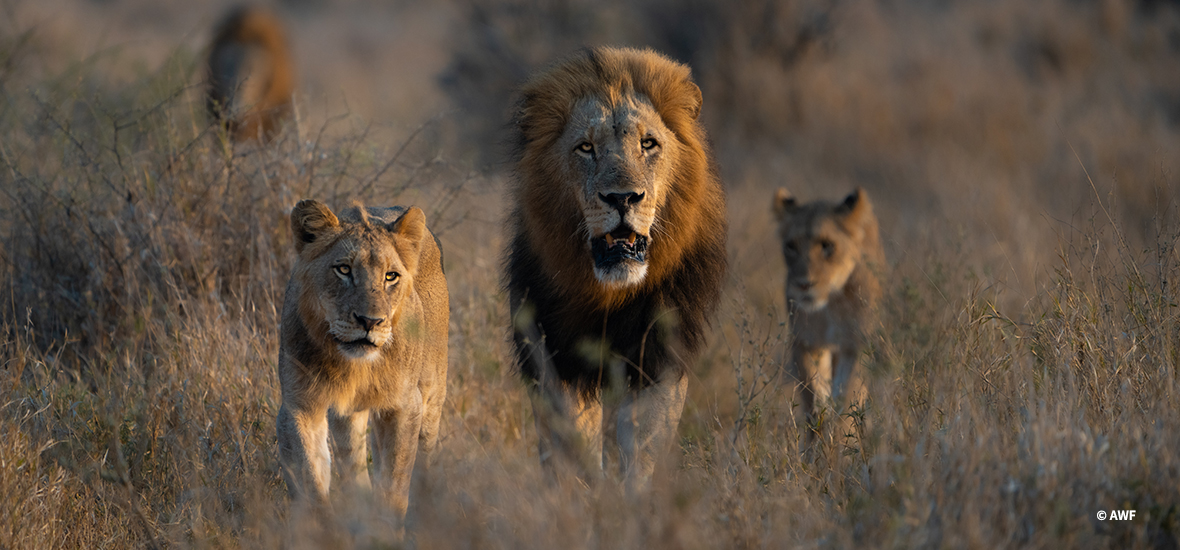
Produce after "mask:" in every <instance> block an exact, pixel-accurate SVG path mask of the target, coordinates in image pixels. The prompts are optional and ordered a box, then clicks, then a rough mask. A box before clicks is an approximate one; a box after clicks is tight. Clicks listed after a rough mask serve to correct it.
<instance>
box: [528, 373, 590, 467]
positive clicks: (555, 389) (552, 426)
mask: <svg viewBox="0 0 1180 550" xmlns="http://www.w3.org/2000/svg"><path fill="white" fill-rule="evenodd" d="M538 386H539V387H535V388H533V390H532V391H530V392H529V399H530V400H531V401H532V403H533V419H534V421H535V422H536V426H537V436H538V443H537V449H538V454H539V455H540V457H541V466H543V467H544V468H545V471H546V472H547V473H548V474H549V475H550V476H552V475H554V474H555V473H556V472H555V471H554V470H555V468H557V465H558V462H559V461H566V462H567V463H572V464H573V465H574V466H575V467H576V468H578V469H579V470H580V473H582V474H584V475H585V476H587V477H588V478H590V479H597V478H600V477H602V401H601V400H600V399H598V398H597V397H595V396H587V395H583V394H582V393H581V392H579V391H578V390H577V389H576V388H574V387H573V386H570V385H569V384H565V383H563V382H561V381H556V380H554V381H552V382H551V383H539V384H538Z"/></svg>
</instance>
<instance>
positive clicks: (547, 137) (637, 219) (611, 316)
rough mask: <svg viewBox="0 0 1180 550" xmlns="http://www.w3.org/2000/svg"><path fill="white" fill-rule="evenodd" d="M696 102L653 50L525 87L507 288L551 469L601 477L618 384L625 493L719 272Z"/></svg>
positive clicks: (653, 452)
mask: <svg viewBox="0 0 1180 550" xmlns="http://www.w3.org/2000/svg"><path fill="white" fill-rule="evenodd" d="M700 109H701V91H700V89H699V88H697V86H696V84H694V83H693V81H692V80H691V77H690V72H689V68H688V67H686V66H684V65H681V64H679V63H676V62H674V61H672V60H670V59H668V58H666V57H664V56H662V55H660V54H658V53H655V52H653V51H650V50H643V51H641V50H634V49H616V48H593V49H588V50H584V51H582V52H580V53H578V54H576V55H574V56H572V57H570V58H568V59H566V60H564V61H562V62H559V63H557V64H556V65H555V66H553V67H551V68H549V69H548V70H545V71H543V72H541V73H540V74H538V75H536V76H534V77H533V78H532V79H531V80H530V81H529V82H528V83H527V84H525V86H524V88H523V90H522V100H521V103H520V105H519V113H518V115H517V119H516V125H515V130H516V132H515V133H516V137H515V147H516V149H515V159H514V160H515V162H516V178H515V181H514V185H513V187H512V191H511V192H512V195H511V197H512V202H513V204H514V211H513V215H512V218H511V221H510V232H511V234H512V241H511V245H510V249H509V250H508V253H507V258H506V262H505V270H506V274H505V279H506V281H505V282H506V286H507V288H508V290H509V296H510V300H511V311H512V318H513V328H514V341H515V344H516V353H517V361H518V363H519V365H520V368H521V371H522V374H523V376H524V377H525V379H526V380H527V381H528V382H529V383H530V384H531V389H532V391H531V394H530V396H531V398H532V402H533V411H534V415H535V417H536V423H537V429H538V432H539V434H540V445H539V448H540V454H541V460H542V463H543V464H545V465H546V467H547V469H549V470H550V472H552V467H553V463H552V462H551V460H550V459H551V458H552V453H553V452H555V451H556V452H560V453H561V454H562V455H564V456H566V457H567V458H570V459H572V460H573V461H574V462H575V463H576V464H580V466H582V468H584V470H585V473H587V474H590V475H591V476H595V477H596V476H598V475H600V474H601V472H602V467H603V466H602V451H603V449H602V445H603V436H602V421H603V418H602V416H603V413H602V391H603V390H604V389H608V388H618V389H620V390H623V399H622V402H621V404H620V405H619V409H618V418H617V432H618V434H617V435H618V437H617V439H618V444H619V451H620V452H619V454H620V459H621V464H620V466H621V467H622V471H623V475H624V479H625V481H626V484H627V487H628V489H629V490H634V489H639V488H642V487H645V486H646V485H647V481H648V480H649V479H650V477H651V474H652V472H653V470H654V467H655V462H656V459H657V457H658V456H659V453H661V452H663V451H665V450H666V448H667V447H668V445H669V444H670V442H671V440H672V437H673V436H674V434H675V431H676V426H677V424H678V423H679V421H680V413H681V410H682V409H683V407H684V399H685V393H686V390H687V385H688V380H687V378H686V376H685V372H686V368H687V366H688V365H689V363H691V361H692V360H693V358H694V356H695V355H696V352H697V350H698V349H699V348H700V346H701V344H702V342H703V340H704V331H705V328H706V323H707V317H708V316H709V315H710V314H711V313H712V312H713V310H714V309H715V308H716V305H717V302H718V300H719V296H720V292H721V282H722V280H723V279H724V277H725V270H726V256H725V239H726V218H725V193H724V190H723V189H722V187H721V185H720V183H719V182H718V180H717V175H716V171H715V169H714V166H713V162H712V158H711V155H710V153H709V150H708V146H707V143H706V137H705V130H704V128H703V127H702V126H701V124H700V123H699V122H698V121H697V115H698V114H699V113H700Z"/></svg>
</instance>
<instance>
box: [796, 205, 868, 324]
mask: <svg viewBox="0 0 1180 550" xmlns="http://www.w3.org/2000/svg"><path fill="white" fill-rule="evenodd" d="M865 205H867V199H863V200H862V192H861V191H859V190H858V191H857V192H856V193H853V194H852V195H850V196H849V197H848V198H847V199H845V201H844V202H842V203H840V204H836V205H834V204H831V203H825V202H818V201H817V202H814V203H810V204H805V205H802V206H800V205H797V204H796V203H795V200H794V199H793V198H791V197H790V196H789V194H787V193H786V191H785V190H781V191H780V192H779V195H778V196H776V197H775V212H776V214H777V216H778V219H779V227H778V233H779V237H780V239H781V242H782V246H783V258H784V259H785V260H786V263H787V288H786V294H787V300H788V301H790V302H793V303H794V304H795V305H796V306H798V307H799V308H800V309H802V310H804V311H808V312H816V311H819V310H822V309H823V308H824V307H826V306H827V305H828V301H829V300H830V299H831V298H832V297H833V296H835V295H837V294H839V293H840V292H842V291H843V290H844V286H845V284H846V283H847V282H848V278H849V276H850V275H852V272H853V270H854V269H856V266H857V264H858V263H859V262H860V261H861V258H862V253H861V249H860V244H859V241H858V238H859V232H860V228H859V226H858V225H857V218H858V214H859V211H858V210H857V207H858V206H860V207H862V208H863V207H865Z"/></svg>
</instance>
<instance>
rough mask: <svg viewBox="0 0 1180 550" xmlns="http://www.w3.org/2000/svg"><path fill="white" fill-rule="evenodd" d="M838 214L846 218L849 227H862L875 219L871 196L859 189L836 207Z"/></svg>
mask: <svg viewBox="0 0 1180 550" xmlns="http://www.w3.org/2000/svg"><path fill="white" fill-rule="evenodd" d="M836 213H837V214H839V215H841V216H843V217H844V220H845V224H846V225H847V226H848V227H860V226H861V224H863V223H864V222H865V221H866V220H868V219H871V218H872V217H873V203H872V202H870V201H869V194H868V193H867V192H865V190H864V189H862V188H860V187H857V188H856V190H855V191H853V192H852V193H851V194H849V195H848V196H847V197H845V198H844V202H842V203H840V205H839V206H837V207H836Z"/></svg>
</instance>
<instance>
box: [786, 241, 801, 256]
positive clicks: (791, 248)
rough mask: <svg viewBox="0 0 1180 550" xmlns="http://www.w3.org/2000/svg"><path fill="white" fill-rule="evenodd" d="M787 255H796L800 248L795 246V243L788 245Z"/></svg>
mask: <svg viewBox="0 0 1180 550" xmlns="http://www.w3.org/2000/svg"><path fill="white" fill-rule="evenodd" d="M786 248H787V254H794V253H796V252H798V251H799V247H797V246H795V241H791V242H788V243H787V246H786Z"/></svg>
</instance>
